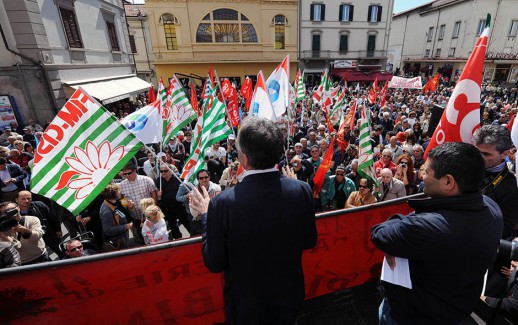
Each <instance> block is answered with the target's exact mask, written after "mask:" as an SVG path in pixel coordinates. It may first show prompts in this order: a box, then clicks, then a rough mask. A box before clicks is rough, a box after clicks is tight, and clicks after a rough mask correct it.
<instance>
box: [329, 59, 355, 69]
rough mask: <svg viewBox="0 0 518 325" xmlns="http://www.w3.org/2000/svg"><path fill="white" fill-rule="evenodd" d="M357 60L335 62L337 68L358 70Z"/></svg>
mask: <svg viewBox="0 0 518 325" xmlns="http://www.w3.org/2000/svg"><path fill="white" fill-rule="evenodd" d="M356 65H357V62H356V60H335V65H334V67H335V68H356Z"/></svg>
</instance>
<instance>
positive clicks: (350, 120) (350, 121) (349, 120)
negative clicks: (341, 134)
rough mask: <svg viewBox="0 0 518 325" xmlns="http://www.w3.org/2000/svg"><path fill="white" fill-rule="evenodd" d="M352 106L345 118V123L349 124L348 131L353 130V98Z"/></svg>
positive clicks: (354, 107) (354, 105)
mask: <svg viewBox="0 0 518 325" xmlns="http://www.w3.org/2000/svg"><path fill="white" fill-rule="evenodd" d="M353 101H354V102H353V106H352V107H351V109H349V114H347V116H346V117H345V121H344V122H345V123H346V124H349V127H350V130H351V131H352V130H354V115H356V98H353Z"/></svg>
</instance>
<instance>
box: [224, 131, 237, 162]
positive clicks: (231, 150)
mask: <svg viewBox="0 0 518 325" xmlns="http://www.w3.org/2000/svg"><path fill="white" fill-rule="evenodd" d="M221 147H222V148H223V149H225V150H226V151H227V161H228V163H229V164H230V163H231V162H234V161H236V159H237V148H236V136H235V135H233V134H231V135H229V136H228V138H227V141H223V143H222V144H221Z"/></svg>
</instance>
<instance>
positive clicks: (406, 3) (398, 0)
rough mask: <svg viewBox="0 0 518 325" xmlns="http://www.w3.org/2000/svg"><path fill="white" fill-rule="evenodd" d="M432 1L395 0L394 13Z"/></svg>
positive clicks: (138, 1)
mask: <svg viewBox="0 0 518 325" xmlns="http://www.w3.org/2000/svg"><path fill="white" fill-rule="evenodd" d="M129 1H130V2H133V3H135V4H137V3H144V0H129ZM427 2H431V0H394V13H395V14H397V13H398V12H401V11H405V10H408V9H410V8H415V7H417V6H420V5H422V4H423V3H427Z"/></svg>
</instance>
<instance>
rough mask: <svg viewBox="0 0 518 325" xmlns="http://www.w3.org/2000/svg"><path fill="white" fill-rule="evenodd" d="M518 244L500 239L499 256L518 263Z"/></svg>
mask: <svg viewBox="0 0 518 325" xmlns="http://www.w3.org/2000/svg"><path fill="white" fill-rule="evenodd" d="M517 246H518V244H517V243H516V242H515V241H509V240H504V239H500V246H499V247H498V256H500V257H505V258H508V259H509V260H511V261H518V249H517Z"/></svg>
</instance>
